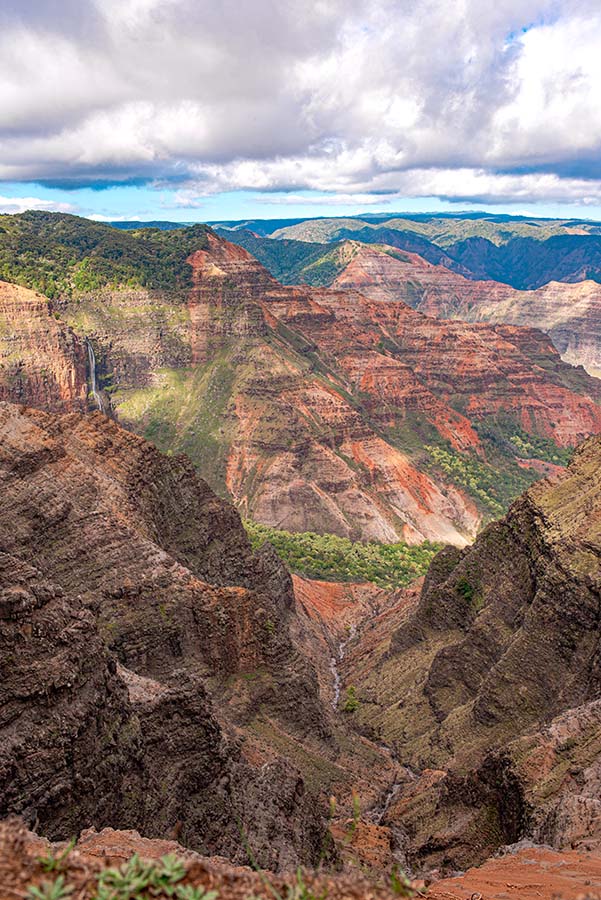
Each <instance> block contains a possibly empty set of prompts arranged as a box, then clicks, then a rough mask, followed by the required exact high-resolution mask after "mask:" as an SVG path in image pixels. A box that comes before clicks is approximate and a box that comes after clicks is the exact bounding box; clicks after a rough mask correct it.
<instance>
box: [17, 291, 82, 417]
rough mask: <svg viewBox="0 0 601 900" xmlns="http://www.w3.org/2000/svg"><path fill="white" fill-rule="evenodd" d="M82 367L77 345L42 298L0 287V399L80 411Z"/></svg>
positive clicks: (46, 300) (66, 328)
mask: <svg viewBox="0 0 601 900" xmlns="http://www.w3.org/2000/svg"><path fill="white" fill-rule="evenodd" d="M86 366H87V354H86V350H85V347H84V344H83V341H82V340H81V339H80V338H78V337H77V336H76V335H75V334H74V333H73V331H72V330H71V329H70V328H68V327H67V326H65V325H64V324H63V323H62V322H59V321H57V319H55V317H54V316H53V315H52V310H51V306H50V301H49V300H48V299H47V298H46V297H42V296H41V295H40V294H36V293H35V292H34V291H30V290H28V289H27V288H23V287H20V286H19V285H16V284H7V283H6V282H4V281H2V282H0V400H11V401H12V402H13V403H24V404H27V405H29V406H38V407H42V408H44V409H49V410H61V411H64V410H80V411H83V410H84V409H86V406H87V393H88V388H87V369H86Z"/></svg>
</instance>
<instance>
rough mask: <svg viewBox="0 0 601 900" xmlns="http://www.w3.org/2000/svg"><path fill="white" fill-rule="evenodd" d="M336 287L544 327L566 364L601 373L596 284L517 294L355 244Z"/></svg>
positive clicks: (465, 317)
mask: <svg viewBox="0 0 601 900" xmlns="http://www.w3.org/2000/svg"><path fill="white" fill-rule="evenodd" d="M347 255H350V254H348V251H347ZM332 286H333V287H337V288H342V289H351V290H358V291H361V292H362V293H363V294H365V295H366V296H368V297H370V298H372V299H374V300H380V301H388V302H390V301H392V302H398V301H399V300H402V301H404V302H405V303H408V304H409V305H410V306H412V307H413V308H414V309H417V310H419V311H420V312H423V313H425V314H426V315H428V316H433V317H440V318H444V319H461V320H462V321H466V322H493V323H508V324H512V325H527V326H529V327H532V328H540V329H541V330H542V331H544V332H546V333H547V334H548V335H549V337H550V338H551V339H552V341H553V344H554V345H555V347H556V348H557V350H558V351H559V352H560V354H561V356H562V358H563V359H564V360H565V361H566V362H569V363H571V364H572V365H575V366H578V365H582V366H584V367H585V368H586V369H587V370H588V371H589V372H590V373H591V374H592V375H595V374H596V373H598V372H600V371H601V286H600V285H599V284H597V282H595V281H580V282H578V283H576V284H564V283H560V282H557V281H552V282H550V283H548V284H546V285H544V286H543V287H539V288H537V289H536V290H531V291H517V290H515V289H513V288H511V287H509V286H507V285H504V284H502V283H500V282H494V281H476V280H473V279H468V278H464V277H462V276H461V275H459V274H457V273H455V272H452V271H450V270H449V269H447V268H445V267H444V266H434V265H431V264H430V263H428V262H427V261H426V260H424V259H422V258H421V257H419V256H417V255H416V254H410V253H403V252H401V251H394V250H393V249H392V248H386V247H383V248H375V247H371V246H367V245H356V246H355V252H354V254H352V256H351V258H350V261H349V262H348V264H347V265H346V267H345V268H343V269H342V270H341V272H340V273H339V274H338V275H337V277H336V278H335V279H334V281H333V282H332Z"/></svg>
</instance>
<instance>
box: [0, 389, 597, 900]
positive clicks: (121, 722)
mask: <svg viewBox="0 0 601 900" xmlns="http://www.w3.org/2000/svg"><path fill="white" fill-rule="evenodd" d="M600 473H601V438H598V437H593V438H590V439H589V440H588V441H586V442H585V443H584V444H583V445H582V446H581V447H580V448H579V449H578V451H577V452H576V453H575V455H574V458H573V460H572V462H571V463H570V465H569V467H568V468H567V469H562V470H559V471H556V472H554V474H553V476H552V477H551V478H549V479H546V480H544V481H540V482H538V483H537V484H535V485H533V486H532V487H531V488H529V490H528V491H527V492H526V493H525V494H524V495H523V496H522V497H521V498H520V499H519V500H517V501H516V502H515V503H514V504H513V506H512V507H511V509H510V511H509V513H508V515H507V516H506V517H505V518H504V519H502V520H500V521H499V522H496V523H493V524H491V525H489V526H488V527H487V528H486V529H485V530H484V532H483V533H482V534H481V535H480V536H479V537H478V538H477V539H476V541H475V542H474V543H473V544H472V545H471V546H470V547H467V548H464V549H459V548H453V547H447V548H446V549H444V550H443V551H441V552H440V553H439V554H438V556H437V557H436V558H435V559H434V561H433V563H432V565H431V567H430V570H429V572H428V574H427V576H426V578H425V579H422V581H421V582H417V583H415V584H413V585H411V586H410V587H409V588H407V589H405V590H401V591H396V592H392V593H391V592H387V591H382V590H380V589H376V588H374V587H373V586H365V585H333V584H330V583H326V582H315V581H307V580H306V579H299V578H298V577H295V578H294V579H291V578H290V576H289V575H288V573H287V572H286V570H285V568H284V567H283V566H282V564H281V563H280V561H279V560H278V558H277V557H276V556H275V554H274V553H273V551H272V550H271V549H270V548H269V546H265V547H264V548H263V549H262V550H261V551H259V552H253V551H252V550H251V548H250V545H249V543H248V539H247V537H246V535H245V532H244V529H243V528H242V525H241V522H240V519H239V517H238V514H237V513H236V511H235V510H234V508H233V507H232V505H231V504H229V503H228V502H226V501H223V500H221V499H219V498H218V497H217V496H216V495H215V494H214V493H213V492H212V491H211V489H210V488H209V487H208V485H207V484H206V483H205V482H203V481H202V480H201V479H199V477H198V476H197V475H196V473H195V472H194V469H193V467H192V466H191V464H190V463H189V462H188V461H186V459H185V458H184V457H179V458H177V457H168V456H165V455H163V454H160V453H159V452H158V451H157V450H156V449H155V448H154V447H152V445H150V444H149V443H147V442H146V441H144V440H143V439H142V438H140V437H138V436H136V435H134V434H132V433H130V432H126V431H125V430H123V429H122V428H121V427H120V426H119V425H117V424H116V423H115V422H114V421H111V419H110V418H108V417H106V416H104V415H102V414H100V413H98V412H97V413H93V414H87V415H81V414H78V413H71V414H62V415H59V414H56V413H44V412H41V411H37V410H34V409H28V408H26V407H23V406H16V405H13V404H9V403H2V404H0V486H1V489H2V496H3V501H4V502H3V504H2V509H1V510H0V546H1V548H2V555H1V558H0V579H1V580H0V586H1V591H0V625H1V628H0V640H1V641H2V643H3V646H4V651H3V653H2V655H1V665H2V682H1V683H2V704H1V707H2V710H3V714H2V719H1V721H0V816H2V817H6V816H7V815H9V814H18V815H19V816H20V817H21V819H22V820H24V821H25V823H26V824H28V825H29V826H30V827H31V826H35V827H36V829H39V830H40V831H41V832H42V834H43V835H44V836H45V837H46V838H48V839H50V840H51V841H59V842H60V841H61V840H62V841H65V840H67V839H68V838H69V837H70V835H71V834H73V833H79V832H80V830H81V829H82V828H89V829H96V830H100V829H106V828H109V829H120V830H121V831H115V832H113V831H110V830H109V831H107V832H104V831H103V832H102V834H101V835H100V837H99V839H98V840H99V841H100V843H99V844H98V846H99V848H102V846H104V848H105V850H104V851H102V850H101V849H100V850H99V851H97V852H99V853H100V857H106V858H111V856H113V855H114V856H116V857H117V858H119V857H120V858H125V857H126V856H127V855H128V854H129V855H131V853H133V852H134V851H135V850H136V849H139V850H140V852H142V853H145V854H149V855H150V856H151V858H153V857H154V858H156V857H157V855H161V854H162V853H165V852H167V851H168V850H173V849H174V848H173V845H172V844H171V845H166V844H165V841H169V840H171V841H173V839H174V837H176V838H177V840H179V841H180V843H181V844H182V845H183V846H184V847H187V848H189V850H192V851H195V852H196V853H197V854H198V853H199V854H201V855H202V856H203V857H205V856H216V855H219V856H225V857H227V858H228V859H229V860H230V861H231V862H233V863H234V864H239V865H243V864H244V863H246V862H247V861H248V855H247V854H248V850H247V848H248V846H250V847H251V848H252V853H253V858H254V859H256V860H257V861H258V864H259V865H261V866H263V867H265V868H268V869H270V870H272V871H277V870H290V868H291V867H292V868H293V867H294V866H296V865H297V864H298V863H301V864H304V865H306V866H309V867H315V866H319V865H322V866H326V867H330V866H333V867H334V868H336V866H340V865H343V866H344V867H345V868H348V867H349V866H350V867H351V868H354V867H357V866H359V867H360V868H362V869H363V871H364V872H365V873H370V872H371V873H372V874H373V877H380V876H381V873H382V872H383V871H386V870H390V867H391V866H392V865H393V864H394V865H399V864H400V865H401V866H402V867H403V868H405V869H407V870H409V871H411V872H413V873H414V876H419V875H420V874H421V875H423V876H425V877H426V878H427V880H428V881H432V880H433V879H434V880H435V884H434V886H433V888H432V896H433V897H435V898H439V900H442V898H448V897H452V898H461V897H464V896H465V892H466V891H467V890H468V886H470V887H471V890H472V892H473V891H474V890H478V887H479V886H480V885H489V887H490V885H491V884H494V883H497V884H498V883H499V882H500V881H502V879H503V877H505V878H506V879H507V880H510V879H511V878H514V879H516V882H515V883H519V877H523V876H520V875H519V872H520V871H522V870H520V868H519V866H518V869H517V872H516V874H515V875H511V873H512V872H514V868H513V864H512V862H511V860H512V854H513V853H514V851H516V852H517V853H518V857H519V859H520V860H521V859H523V855H524V851H523V849H520V846H522V847H523V846H526V847H527V846H528V845H523V844H522V845H519V844H517V843H516V842H520V841H522V842H523V841H524V839H529V840H530V841H533V842H534V843H535V844H537V845H545V846H550V847H552V848H553V852H554V853H555V856H553V855H552V854H551V855H549V853H550V852H551V851H548V850H544V849H543V850H540V849H536V848H535V850H534V851H533V854H534V855H533V857H532V861H531V862H530V863H527V862H524V863H523V866H525V867H526V868H525V869H524V871H529V872H531V873H534V872H536V873H537V875H536V879H538V878H541V879H542V880H543V881H544V882H545V883H546V884H547V886H548V887H547V890H548V894H547V895H546V896H548V897H549V898H550V897H551V896H552V893H551V891H552V890H553V889H554V888H555V887H557V885H558V884H561V885H562V886H563V887H566V889H569V887H570V885H569V881H568V882H566V883H564V882H562V881H561V872H560V871H559V870H556V869H555V868H554V866H555V865H556V864H557V861H558V860H560V859H564V860H568V859H570V858H571V857H570V855H569V854H570V853H571V852H572V851H575V853H574V854H573V857H574V863H573V865H574V866H576V867H577V871H578V872H580V873H582V876H581V877H585V874H584V873H588V876H587V877H589V879H594V878H596V877H597V876H596V875H595V872H596V871H597V869H596V868H595V866H596V865H597V863H596V860H597V856H596V855H595V854H596V853H597V851H598V848H599V846H600V845H599V839H600V838H601V832H599V825H598V823H599V800H598V794H597V789H596V785H597V784H598V777H599V771H598V770H599V760H600V759H601V744H600V743H599V733H600V727H599V722H600V719H599V715H600V705H599V704H600V701H599V671H598V669H599V666H598V663H599V660H598V644H599V624H598V615H597V610H598V608H599V601H600V599H601V582H600V580H599V578H600V572H599V558H600V556H601V553H600V547H599V536H600V534H601V531H600V528H599V524H600V522H601V476H600ZM34 535H35V539H34V538H33V536H34ZM341 650H342V651H343V652H341ZM333 658H334V659H335V667H332V659H333ZM333 668H334V671H333ZM338 679H339V680H338ZM351 686H352V687H353V697H354V698H356V702H355V703H354V704H353V705H352V706H349V705H348V704H346V703H345V704H342V703H341V702H340V703H338V704H337V703H336V702H335V700H336V695H337V692H338V691H340V698H341V699H342V697H343V696H346V697H348V691H349V689H350V687H351ZM332 796H334V797H335V798H336V801H335V803H334V804H333V801H332V800H328V798H331V797H332ZM328 804H329V805H330V812H329V813H328ZM332 804H333V805H332ZM240 823H241V827H242V831H243V834H244V835H245V837H244V839H243V840H242V839H241V838H240V830H239V829H240ZM24 827H25V826H24V825H19V826H17V825H15V824H13V825H6V826H2V828H3V829H4V831H2V839H3V840H4V841H6V842H7V845H9V846H14V845H13V844H10V841H12V840H14V838H13V837H11V835H13V834H14V832H15V829H16V830H17V832H18V834H20V835H21V837H20V838H19V841H20V843H18V846H19V847H20V848H21V849H20V850H19V853H21V852H23V848H25V847H28V846H31V843H28V842H31V841H33V842H34V846H37V847H38V852H39V846H40V845H39V840H40V839H39V838H37V837H33V836H32V837H27V835H26V834H25V832H24V831H23V828H24ZM7 829H8V830H7ZM11 829H12V831H11ZM19 829H20V830H19ZM131 829H136V830H137V831H139V832H140V833H141V834H143V835H144V839H142V838H139V836H136V835H133V834H132V831H131ZM124 830H125V831H124ZM86 834H87V837H86V836H85V835H84V836H82V838H81V839H80V840H81V842H82V843H81V847H82V851H83V853H84V854H85V852H86V846H88V847H91V846H93V844H94V841H95V840H96V838H94V836H93V832H88V833H86ZM328 834H330V835H331V837H330V838H328ZM275 835H277V839H276V837H275ZM147 839H161V840H162V841H163V843H160V842H159V844H158V845H157V849H156V850H153V847H152V846H151V845H150V844H151V843H152V842H150V844H149V842H148V841H147ZM35 841H37V842H38V843H37V845H36V844H35ZM86 841H87V845H86ZM103 841H104V844H103V843H102V842H103ZM145 841H146V843H145ZM0 844H1V842H0ZM514 844H516V847H515V848H511V847H510V849H509V850H508V851H506V852H507V856H506V858H505V860H503V861H499V862H496V861H494V860H493V861H491V862H490V863H487V864H486V865H485V866H484V868H483V869H482V870H480V869H472V870H470V872H468V873H467V874H466V875H465V876H461V877H458V876H457V874H456V873H457V870H458V869H459V870H465V869H467V868H469V867H470V866H474V865H477V864H479V863H482V862H484V861H485V860H486V859H488V858H489V857H490V856H492V854H494V853H495V851H497V850H498V849H499V848H502V847H504V846H505V845H514ZM119 847H121V848H123V847H124V848H125V849H118V848H119ZM111 848H112V850H111ZM175 849H176V850H177V852H184V851H180V850H178V849H177V847H176V848H175ZM78 852H79V851H78ZM186 852H188V851H186ZM526 852H527V851H526ZM124 854H125V856H124ZM545 854H546V855H545ZM560 854H567V855H565V856H561V855H560ZM185 858H186V859H188V860H190V861H192V862H193V861H194V859H196V857H194V855H189V853H188V856H186V857H185ZM516 858H517V857H516ZM11 859H13V861H14V859H15V855H14V852H13V854H12V856H11ZM29 859H30V862H27V861H26V860H24V861H23V862H22V864H20V865H19V867H18V871H17V872H15V870H14V864H13V866H12V868H11V866H10V865H9V866H8V869H9V870H10V871H11V872H12V874H13V875H14V876H15V877H18V878H21V877H33V874H32V873H35V872H36V871H38V872H39V870H36V869H35V864H34V862H33V861H32V860H31V856H30V857H29ZM105 864H106V861H105ZM199 865H200V868H198V867H197V869H195V870H194V871H195V872H196V873H197V874H198V873H199V872H201V871H202V872H204V873H205V876H203V878H204V877H207V878H210V879H212V880H210V881H209V883H210V884H215V883H221V882H220V879H224V878H225V877H226V875H225V872H226V870H224V868H223V863H222V862H221V863H219V865H221V870H211V862H210V861H209V863H207V862H206V861H201V862H200V863H199ZM32 866H33V868H31V867H32ZM537 867H538V868H537ZM211 871H213V875H212V876H209V875H208V874H207V873H210V872H211ZM27 873H29V874H27ZM504 873H507V874H505V875H504ZM549 873H551V874H549ZM445 875H448V876H451V877H450V878H449V880H448V881H447V880H446V879H445V878H444V877H443V878H442V880H440V879H441V877H442V876H445ZM11 877H12V876H11ZM228 877H230V876H228ZM253 877H254V876H252V874H251V873H248V872H246V873H245V872H244V871H240V874H239V875H237V874H236V873H234V880H233V882H232V881H231V878H230V880H229V882H228V883H230V884H232V883H233V884H235V883H236V878H239V879H241V883H242V884H244V885H246V886H248V884H249V879H250V880H252V878H253ZM324 877H325V878H326V882H328V883H329V881H331V880H332V877H331V876H324ZM38 878H39V875H38ZM462 879H463V880H462ZM486 879H489V880H488V881H487V880H486ZM495 879H497V881H496V882H495ZM536 879H535V878H534V875H533V880H536ZM201 883H205V881H204V880H203V881H202V882H201ZM353 883H354V884H355V885H356V890H357V891H361V890H365V888H364V887H362V885H361V882H360V881H357V880H354V882H353ZM416 883H417V882H416ZM528 883H529V882H527V881H526V882H525V885H526V886H527V884H528ZM316 884H319V882H316ZM464 884H465V888H464V887H463V885H464ZM541 884H542V882H541ZM346 885H347V882H345V881H344V877H343V879H342V881H341V882H340V886H339V887H338V886H337V882H336V880H335V879H334V880H333V881H332V884H331V887H330V888H329V890H332V891H333V894H334V895H335V892H336V891H337V890H351V891H352V890H353V888H349V887H347V886H346ZM382 892H383V896H385V895H386V888H385V887H382ZM467 896H470V894H469V893H468V894H467ZM491 896H493V894H492V889H491ZM525 896H526V895H525ZM543 896H545V895H544V894H543ZM567 896H570V894H567Z"/></svg>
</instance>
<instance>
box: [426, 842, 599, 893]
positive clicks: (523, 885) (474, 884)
mask: <svg viewBox="0 0 601 900" xmlns="http://www.w3.org/2000/svg"><path fill="white" fill-rule="evenodd" d="M428 898H429V900H472V898H474V900H480V898H481V900H559V898H561V900H584V898H587V900H589V898H590V900H593V898H595V900H597V898H601V852H593V853H586V852H580V851H576V850H567V851H563V852H561V853H558V852H556V851H554V850H545V849H542V848H537V849H531V850H520V851H519V852H518V853H516V854H515V855H512V856H505V857H502V858H500V859H490V860H488V862H486V863H484V865H483V866H480V867H479V868H474V869H469V870H468V871H467V872H466V873H465V875H462V876H461V877H460V878H446V879H443V880H442V881H439V882H438V883H437V884H436V885H434V886H433V887H432V888H431V890H430V891H429V893H428Z"/></svg>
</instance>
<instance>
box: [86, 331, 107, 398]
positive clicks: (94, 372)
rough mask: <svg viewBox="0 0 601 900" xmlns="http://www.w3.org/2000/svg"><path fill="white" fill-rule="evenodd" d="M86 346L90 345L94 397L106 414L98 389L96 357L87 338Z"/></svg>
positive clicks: (91, 379) (89, 357) (91, 380)
mask: <svg viewBox="0 0 601 900" xmlns="http://www.w3.org/2000/svg"><path fill="white" fill-rule="evenodd" d="M86 344H87V345H88V362H89V364H90V385H91V387H92V396H93V397H94V400H95V401H96V405H97V407H98V409H99V410H100V412H104V409H103V406H102V397H101V396H100V393H99V391H98V388H97V387H96V356H95V355H94V348H93V347H92V343H91V341H89V340H88V339H87V338H86Z"/></svg>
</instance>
